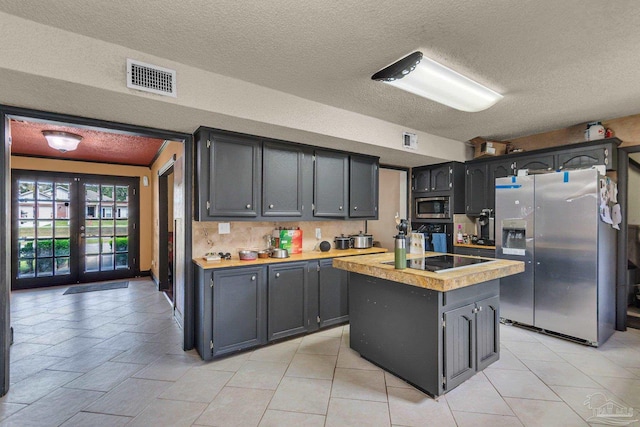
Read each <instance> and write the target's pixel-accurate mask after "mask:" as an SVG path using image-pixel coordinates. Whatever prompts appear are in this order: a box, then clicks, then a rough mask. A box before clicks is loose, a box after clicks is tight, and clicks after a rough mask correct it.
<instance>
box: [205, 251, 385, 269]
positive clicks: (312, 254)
mask: <svg viewBox="0 0 640 427" xmlns="http://www.w3.org/2000/svg"><path fill="white" fill-rule="evenodd" d="M384 252H387V249H384V248H368V249H342V250H341V249H331V250H329V251H327V252H321V251H306V252H302V253H301V254H292V255H290V256H289V258H258V259H256V260H255V261H240V259H238V256H237V254H236V255H235V256H233V257H232V258H231V259H230V260H224V259H223V260H220V261H206V260H204V259H203V258H193V262H194V263H196V264H197V265H198V266H200V267H202V268H205V269H210V268H229V267H251V266H256V265H265V264H275V263H281V262H293V261H311V260H314V259H323V258H336V257H350V256H357V255H368V254H379V253H384Z"/></svg>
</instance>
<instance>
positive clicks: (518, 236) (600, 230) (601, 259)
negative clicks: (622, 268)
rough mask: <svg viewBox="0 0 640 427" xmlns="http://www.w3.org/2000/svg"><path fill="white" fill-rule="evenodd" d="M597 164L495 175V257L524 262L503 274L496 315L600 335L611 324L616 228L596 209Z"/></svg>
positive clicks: (600, 339) (592, 339)
mask: <svg viewBox="0 0 640 427" xmlns="http://www.w3.org/2000/svg"><path fill="white" fill-rule="evenodd" d="M601 178H604V177H602V176H601V175H599V173H598V171H597V170H596V169H584V170H573V171H562V172H553V173H547V174H540V175H528V176H517V177H508V178H498V179H496V205H495V206H496V208H495V215H496V257H497V258H504V259H512V260H520V261H524V262H525V271H524V272H523V273H520V274H517V275H514V276H509V277H506V278H503V279H500V317H502V318H504V319H507V320H510V321H514V322H519V323H523V324H527V325H533V326H535V327H537V328H541V329H544V330H547V331H550V332H556V333H560V334H563V335H567V336H569V337H574V338H578V339H580V340H584V341H586V342H587V343H588V344H590V345H595V346H597V345H600V344H602V343H604V342H605V341H606V340H607V338H609V336H611V334H612V333H613V331H614V324H615V278H616V276H615V274H616V272H615V260H616V237H617V236H616V230H614V229H613V228H612V227H611V225H610V224H608V223H605V222H604V221H603V220H602V219H601V217H600V204H601V196H600V187H601V185H602V181H601Z"/></svg>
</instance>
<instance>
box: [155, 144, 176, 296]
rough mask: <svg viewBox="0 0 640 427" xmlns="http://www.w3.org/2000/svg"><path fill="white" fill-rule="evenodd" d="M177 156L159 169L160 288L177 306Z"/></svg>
mask: <svg viewBox="0 0 640 427" xmlns="http://www.w3.org/2000/svg"><path fill="white" fill-rule="evenodd" d="M175 161H176V156H175V155H174V156H172V158H171V159H170V160H169V161H168V162H167V163H165V164H164V165H163V166H162V167H161V168H160V169H159V170H158V227H159V229H158V275H159V277H158V290H160V291H163V292H164V293H165V295H166V296H167V299H169V301H170V302H171V305H172V306H174V307H175V282H174V271H175V260H174V253H175V251H174V213H173V210H174V203H173V200H174V188H173V187H174V163H175Z"/></svg>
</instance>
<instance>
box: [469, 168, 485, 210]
mask: <svg viewBox="0 0 640 427" xmlns="http://www.w3.org/2000/svg"><path fill="white" fill-rule="evenodd" d="M488 180H489V175H488V167H487V164H486V163H475V164H469V165H465V200H466V209H465V213H466V214H467V215H480V213H481V212H482V209H485V208H487V197H488V194H487V191H488V185H487V183H488Z"/></svg>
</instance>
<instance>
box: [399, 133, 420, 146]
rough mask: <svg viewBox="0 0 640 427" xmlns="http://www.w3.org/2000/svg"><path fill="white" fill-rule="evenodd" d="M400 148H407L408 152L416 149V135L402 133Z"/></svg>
mask: <svg viewBox="0 0 640 427" xmlns="http://www.w3.org/2000/svg"><path fill="white" fill-rule="evenodd" d="M402 148H408V149H410V150H417V149H418V135H416V134H415V133H409V132H403V133H402Z"/></svg>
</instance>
